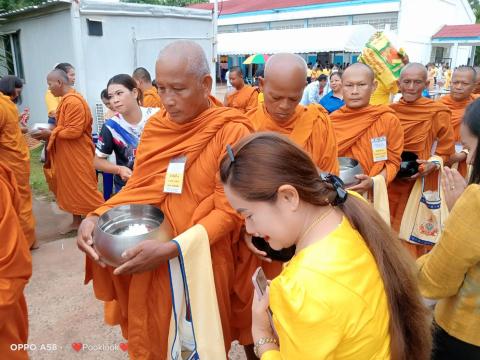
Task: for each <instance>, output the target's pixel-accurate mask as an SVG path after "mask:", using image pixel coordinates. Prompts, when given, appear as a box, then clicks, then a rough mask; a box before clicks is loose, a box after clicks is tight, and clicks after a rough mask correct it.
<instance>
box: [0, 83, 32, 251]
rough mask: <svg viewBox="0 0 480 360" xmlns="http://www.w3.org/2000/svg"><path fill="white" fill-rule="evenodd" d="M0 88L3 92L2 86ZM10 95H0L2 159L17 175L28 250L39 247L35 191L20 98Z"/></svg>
mask: <svg viewBox="0 0 480 360" xmlns="http://www.w3.org/2000/svg"><path fill="white" fill-rule="evenodd" d="M3 80H7V79H6V77H4V78H2V80H0V82H1V81H3ZM18 80H20V79H18ZM2 85H3V84H2ZM1 88H2V89H4V87H3V86H1ZM4 91H5V90H4ZM5 92H7V91H5ZM9 92H10V93H11V95H10V96H7V94H4V93H0V159H1V162H2V163H3V164H4V165H6V166H8V168H9V169H10V170H12V171H13V173H14V174H15V178H16V180H17V185H18V191H19V193H20V196H21V202H20V213H19V218H20V224H21V226H22V229H23V232H24V234H25V237H26V239H27V241H28V247H29V248H32V249H34V248H37V247H38V245H37V244H36V236H35V218H34V216H33V211H32V191H31V189H30V151H29V149H28V145H27V142H26V140H25V137H24V136H23V134H22V130H21V128H20V123H19V122H18V110H17V106H16V105H15V104H14V102H13V101H14V100H15V99H16V98H17V96H16V95H14V93H15V88H13V91H9Z"/></svg>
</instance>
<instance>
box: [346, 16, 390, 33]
mask: <svg viewBox="0 0 480 360" xmlns="http://www.w3.org/2000/svg"><path fill="white" fill-rule="evenodd" d="M352 23H353V25H359V24H370V25H372V26H373V27H374V28H375V29H377V30H384V29H385V25H387V24H389V25H390V29H391V30H397V28H398V13H396V12H395V13H380V14H365V15H354V16H353V22H352Z"/></svg>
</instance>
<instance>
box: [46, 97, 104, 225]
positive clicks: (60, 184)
mask: <svg viewBox="0 0 480 360" xmlns="http://www.w3.org/2000/svg"><path fill="white" fill-rule="evenodd" d="M94 156H95V149H94V145H93V142H92V114H91V112H90V109H89V107H88V104H87V102H86V101H85V99H84V98H83V97H82V96H81V95H80V94H78V93H77V92H75V90H73V89H72V90H71V91H70V92H68V93H67V94H66V95H65V96H63V97H62V101H61V102H60V105H59V106H58V109H57V116H56V126H55V129H54V130H53V131H52V134H51V136H50V139H49V141H48V147H47V161H46V163H45V166H44V170H45V177H46V179H47V182H48V185H49V188H50V190H51V191H52V192H53V193H54V194H55V197H56V199H57V203H58V206H59V207H60V208H61V209H62V210H65V211H67V212H69V213H71V214H73V215H82V216H84V215H87V214H88V213H89V212H91V211H93V210H95V209H96V208H97V207H99V206H100V205H101V204H102V203H103V197H102V194H101V193H100V192H99V191H98V189H97V179H96V176H95V169H94V167H93V158H94Z"/></svg>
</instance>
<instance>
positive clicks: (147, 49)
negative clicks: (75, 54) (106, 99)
mask: <svg viewBox="0 0 480 360" xmlns="http://www.w3.org/2000/svg"><path fill="white" fill-rule="evenodd" d="M87 18H89V19H92V20H96V21H102V23H103V36H89V35H88V28H87ZM212 31H213V28H212V22H211V20H209V21H206V20H200V19H188V18H186V19H182V18H173V17H162V18H158V17H148V16H146V17H142V16H111V15H102V16H99V15H91V16H86V15H82V16H81V32H82V47H83V59H84V62H85V69H86V76H87V81H86V92H85V96H86V98H87V101H88V103H89V105H90V107H91V109H92V111H93V109H94V106H95V103H99V102H101V100H100V92H101V91H102V89H104V88H105V87H106V85H107V82H108V80H109V79H110V78H111V77H112V76H114V75H117V74H121V73H125V74H132V72H133V70H134V69H135V67H139V66H142V67H145V68H146V69H147V70H148V71H149V72H150V74H151V76H152V79H154V78H155V61H156V58H157V56H158V54H159V52H160V50H161V49H162V48H163V47H165V46H166V45H167V44H169V43H170V42H172V41H174V40H177V39H181V38H185V39H189V38H192V40H194V41H196V42H198V43H199V44H200V45H201V46H202V47H203V49H204V51H205V54H206V55H207V59H209V60H212V59H213V58H212ZM134 39H136V44H137V45H136V46H135V45H134ZM135 47H136V50H135ZM211 69H212V74H214V63H213V61H212V62H211Z"/></svg>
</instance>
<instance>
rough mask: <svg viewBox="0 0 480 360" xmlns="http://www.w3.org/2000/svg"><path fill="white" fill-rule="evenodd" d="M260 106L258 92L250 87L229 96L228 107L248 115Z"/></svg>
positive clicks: (246, 86)
mask: <svg viewBox="0 0 480 360" xmlns="http://www.w3.org/2000/svg"><path fill="white" fill-rule="evenodd" d="M257 104H258V90H257V88H254V87H252V86H250V85H245V86H244V87H243V88H241V89H240V90H236V91H234V92H232V93H230V94H228V95H227V104H226V106H228V107H232V108H235V109H238V110H240V111H241V112H243V113H246V112H248V111H250V110H252V109H254V108H255V107H257Z"/></svg>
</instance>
